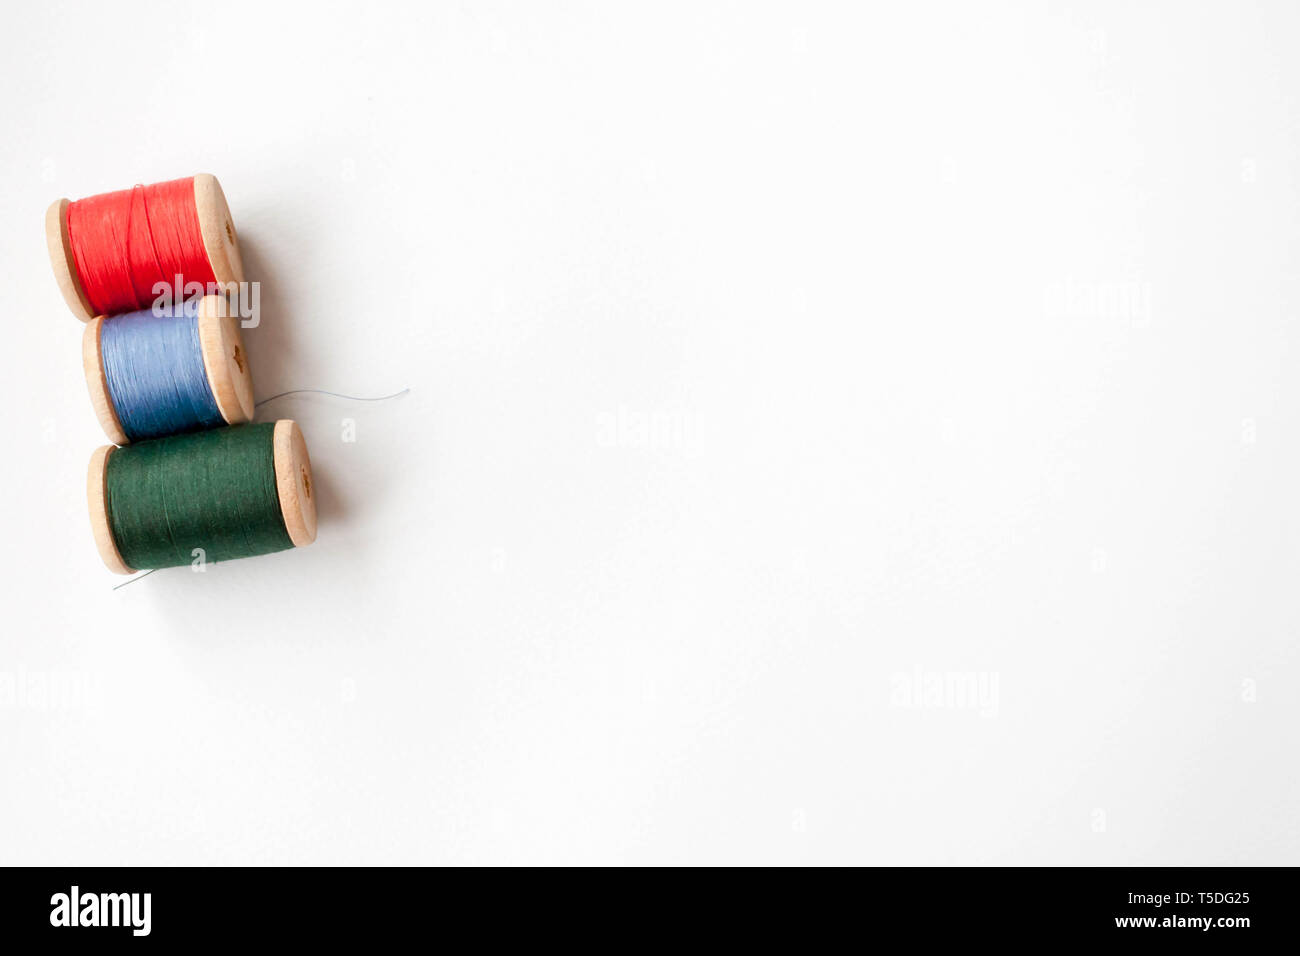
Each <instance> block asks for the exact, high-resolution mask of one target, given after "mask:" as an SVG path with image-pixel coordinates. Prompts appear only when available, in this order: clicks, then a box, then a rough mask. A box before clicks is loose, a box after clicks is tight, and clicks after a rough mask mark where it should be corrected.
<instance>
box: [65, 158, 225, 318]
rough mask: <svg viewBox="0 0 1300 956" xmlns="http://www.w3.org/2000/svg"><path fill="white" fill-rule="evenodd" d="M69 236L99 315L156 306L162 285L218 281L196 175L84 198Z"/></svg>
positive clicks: (72, 209)
mask: <svg viewBox="0 0 1300 956" xmlns="http://www.w3.org/2000/svg"><path fill="white" fill-rule="evenodd" d="M68 236H69V238H70V239H71V242H72V257H73V259H74V260H75V263H76V267H77V275H78V276H79V277H80V279H81V287H82V289H84V290H85V292H86V298H87V299H88V300H89V302H90V307H91V309H92V310H93V311H94V313H95V314H96V315H116V314H117V313H119V312H134V311H136V310H139V309H144V308H148V307H149V306H150V305H151V304H152V303H153V301H154V300H155V299H156V298H158V293H157V292H156V291H154V286H155V284H156V283H159V282H163V283H166V284H167V285H168V286H171V285H172V284H173V283H174V282H175V281H176V277H177V276H181V277H182V278H181V281H182V283H190V282H201V283H202V284H203V287H204V290H205V291H207V290H208V286H209V284H210V283H214V282H216V281H217V277H216V275H214V274H213V272H212V265H211V263H209V262H208V253H207V250H206V249H205V248H204V246H203V231H202V229H201V228H200V227H199V211H198V209H197V208H196V207H195V204H194V177H193V176H191V177H190V178H189V179H174V180H172V181H171V182H167V183H155V184H154V185H152V186H136V187H135V188H134V189H123V190H121V191H119V192H115V193H104V194H103V195H102V196H91V197H90V198H88V199H79V200H77V201H76V202H74V203H71V204H69V206H68Z"/></svg>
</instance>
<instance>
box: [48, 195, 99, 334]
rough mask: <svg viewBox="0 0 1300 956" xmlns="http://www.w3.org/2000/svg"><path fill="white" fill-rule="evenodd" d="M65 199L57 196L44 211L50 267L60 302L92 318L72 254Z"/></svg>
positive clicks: (84, 320)
mask: <svg viewBox="0 0 1300 956" xmlns="http://www.w3.org/2000/svg"><path fill="white" fill-rule="evenodd" d="M70 205H72V204H71V203H70V202H68V200H66V199H56V200H54V202H52V203H51V204H50V208H49V209H47V210H46V212H45V245H46V247H47V248H48V249H49V251H50V266H51V268H53V269H54V281H55V282H57V283H58V284H59V291H60V292H62V293H63V301H64V302H66V303H68V308H69V309H71V310H72V314H73V315H75V316H76V317H77V318H79V319H81V321H82V322H89V321H90V320H91V319H93V318H94V317H95V310H94V309H92V308H91V307H90V299H88V298H86V290H85V289H84V288H82V286H81V278H80V277H79V276H78V275H77V264H76V261H75V260H74V259H73V256H72V239H71V238H70V237H69V235H68V206H70Z"/></svg>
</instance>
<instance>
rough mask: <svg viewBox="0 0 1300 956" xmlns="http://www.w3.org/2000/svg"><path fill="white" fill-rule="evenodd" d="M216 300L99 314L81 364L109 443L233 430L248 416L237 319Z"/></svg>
mask: <svg viewBox="0 0 1300 956" xmlns="http://www.w3.org/2000/svg"><path fill="white" fill-rule="evenodd" d="M229 311H230V309H229V308H228V307H227V305H226V301H225V300H224V299H223V298H221V297H220V296H216V295H209V296H204V297H203V298H202V299H199V300H191V301H189V302H186V303H184V304H182V305H181V306H179V307H178V308H177V309H176V310H175V312H174V313H172V314H163V315H155V314H154V312H153V311H151V310H147V309H146V310H144V311H141V312H127V313H125V314H123V315H116V316H110V317H105V316H100V317H98V318H96V319H94V320H92V321H91V322H90V324H88V325H87V326H86V331H85V334H84V335H83V336H82V340H81V358H82V364H83V366H84V368H85V372H86V385H87V387H88V388H89V389H90V402H91V404H92V405H93V406H94V408H95V415H96V416H97V417H98V418H99V423H100V425H101V426H102V427H103V429H104V433H105V434H106V435H107V436H108V438H109V440H110V441H112V442H113V443H114V444H118V445H125V444H128V443H130V442H133V441H142V440H145V439H149V438H161V437H164V436H166V435H175V434H178V433H180V432H188V431H196V430H198V429H201V428H215V427H217V426H220V425H238V424H240V423H242V422H247V421H250V420H251V419H252V417H253V379H252V376H251V375H250V374H249V370H248V358H247V356H246V355H245V353H244V344H243V338H242V336H241V335H240V332H239V319H238V317H237V316H235V315H227V314H226V313H227V312H229Z"/></svg>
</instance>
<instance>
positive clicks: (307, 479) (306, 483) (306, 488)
mask: <svg viewBox="0 0 1300 956" xmlns="http://www.w3.org/2000/svg"><path fill="white" fill-rule="evenodd" d="M302 490H303V493H304V494H306V495H307V497H308V498H310V497H311V475H309V474H308V473H307V469H306V468H303V469H302Z"/></svg>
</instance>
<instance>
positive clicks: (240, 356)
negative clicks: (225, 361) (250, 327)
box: [233, 345, 244, 375]
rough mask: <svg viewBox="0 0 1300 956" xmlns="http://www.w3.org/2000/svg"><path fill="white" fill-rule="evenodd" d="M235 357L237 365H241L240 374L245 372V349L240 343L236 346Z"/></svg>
mask: <svg viewBox="0 0 1300 956" xmlns="http://www.w3.org/2000/svg"><path fill="white" fill-rule="evenodd" d="M233 358H234V360H235V365H236V366H238V367H239V374H240V375H243V374H244V349H243V347H242V346H239V345H236V346H235V354H234V356H233Z"/></svg>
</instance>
